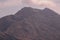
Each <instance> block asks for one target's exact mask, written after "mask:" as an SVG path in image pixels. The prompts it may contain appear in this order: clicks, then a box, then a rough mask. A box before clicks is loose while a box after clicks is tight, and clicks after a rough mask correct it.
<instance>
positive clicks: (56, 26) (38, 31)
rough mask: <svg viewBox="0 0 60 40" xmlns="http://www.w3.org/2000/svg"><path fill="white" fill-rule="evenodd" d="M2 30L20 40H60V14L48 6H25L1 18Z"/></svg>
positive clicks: (0, 27)
mask: <svg viewBox="0 0 60 40" xmlns="http://www.w3.org/2000/svg"><path fill="white" fill-rule="evenodd" d="M0 31H1V32H5V33H7V34H9V35H12V36H14V37H15V38H17V39H19V40H60V15H58V14H57V13H56V12H54V11H53V10H51V9H48V8H45V9H44V10H40V9H34V8H31V7H24V8H22V9H21V10H19V11H18V12H17V13H16V14H15V15H9V16H5V17H3V18H1V19H0Z"/></svg>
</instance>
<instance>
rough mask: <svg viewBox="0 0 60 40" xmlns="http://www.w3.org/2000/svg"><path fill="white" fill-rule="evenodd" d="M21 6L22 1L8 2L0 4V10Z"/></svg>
mask: <svg viewBox="0 0 60 40" xmlns="http://www.w3.org/2000/svg"><path fill="white" fill-rule="evenodd" d="M20 4H21V0H6V1H4V2H0V8H4V7H11V6H17V5H20Z"/></svg>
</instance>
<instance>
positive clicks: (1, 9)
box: [0, 0, 60, 17]
mask: <svg viewBox="0 0 60 40" xmlns="http://www.w3.org/2000/svg"><path fill="white" fill-rule="evenodd" d="M26 6H29V7H34V8H46V7H47V8H50V9H52V10H54V11H56V12H57V13H58V14H60V0H0V17H3V16H6V15H10V14H15V13H16V12H17V11H18V10H20V9H21V8H23V7H26Z"/></svg>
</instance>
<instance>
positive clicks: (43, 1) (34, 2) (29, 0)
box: [23, 0, 60, 13]
mask: <svg viewBox="0 0 60 40" xmlns="http://www.w3.org/2000/svg"><path fill="white" fill-rule="evenodd" d="M23 3H24V4H25V5H28V6H33V7H35V6H36V7H37V8H38V7H43V8H46V7H47V8H50V9H52V10H54V11H56V12H58V13H60V6H59V5H58V4H57V3H56V2H55V1H54V0H25V1H24V0H23Z"/></svg>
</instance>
